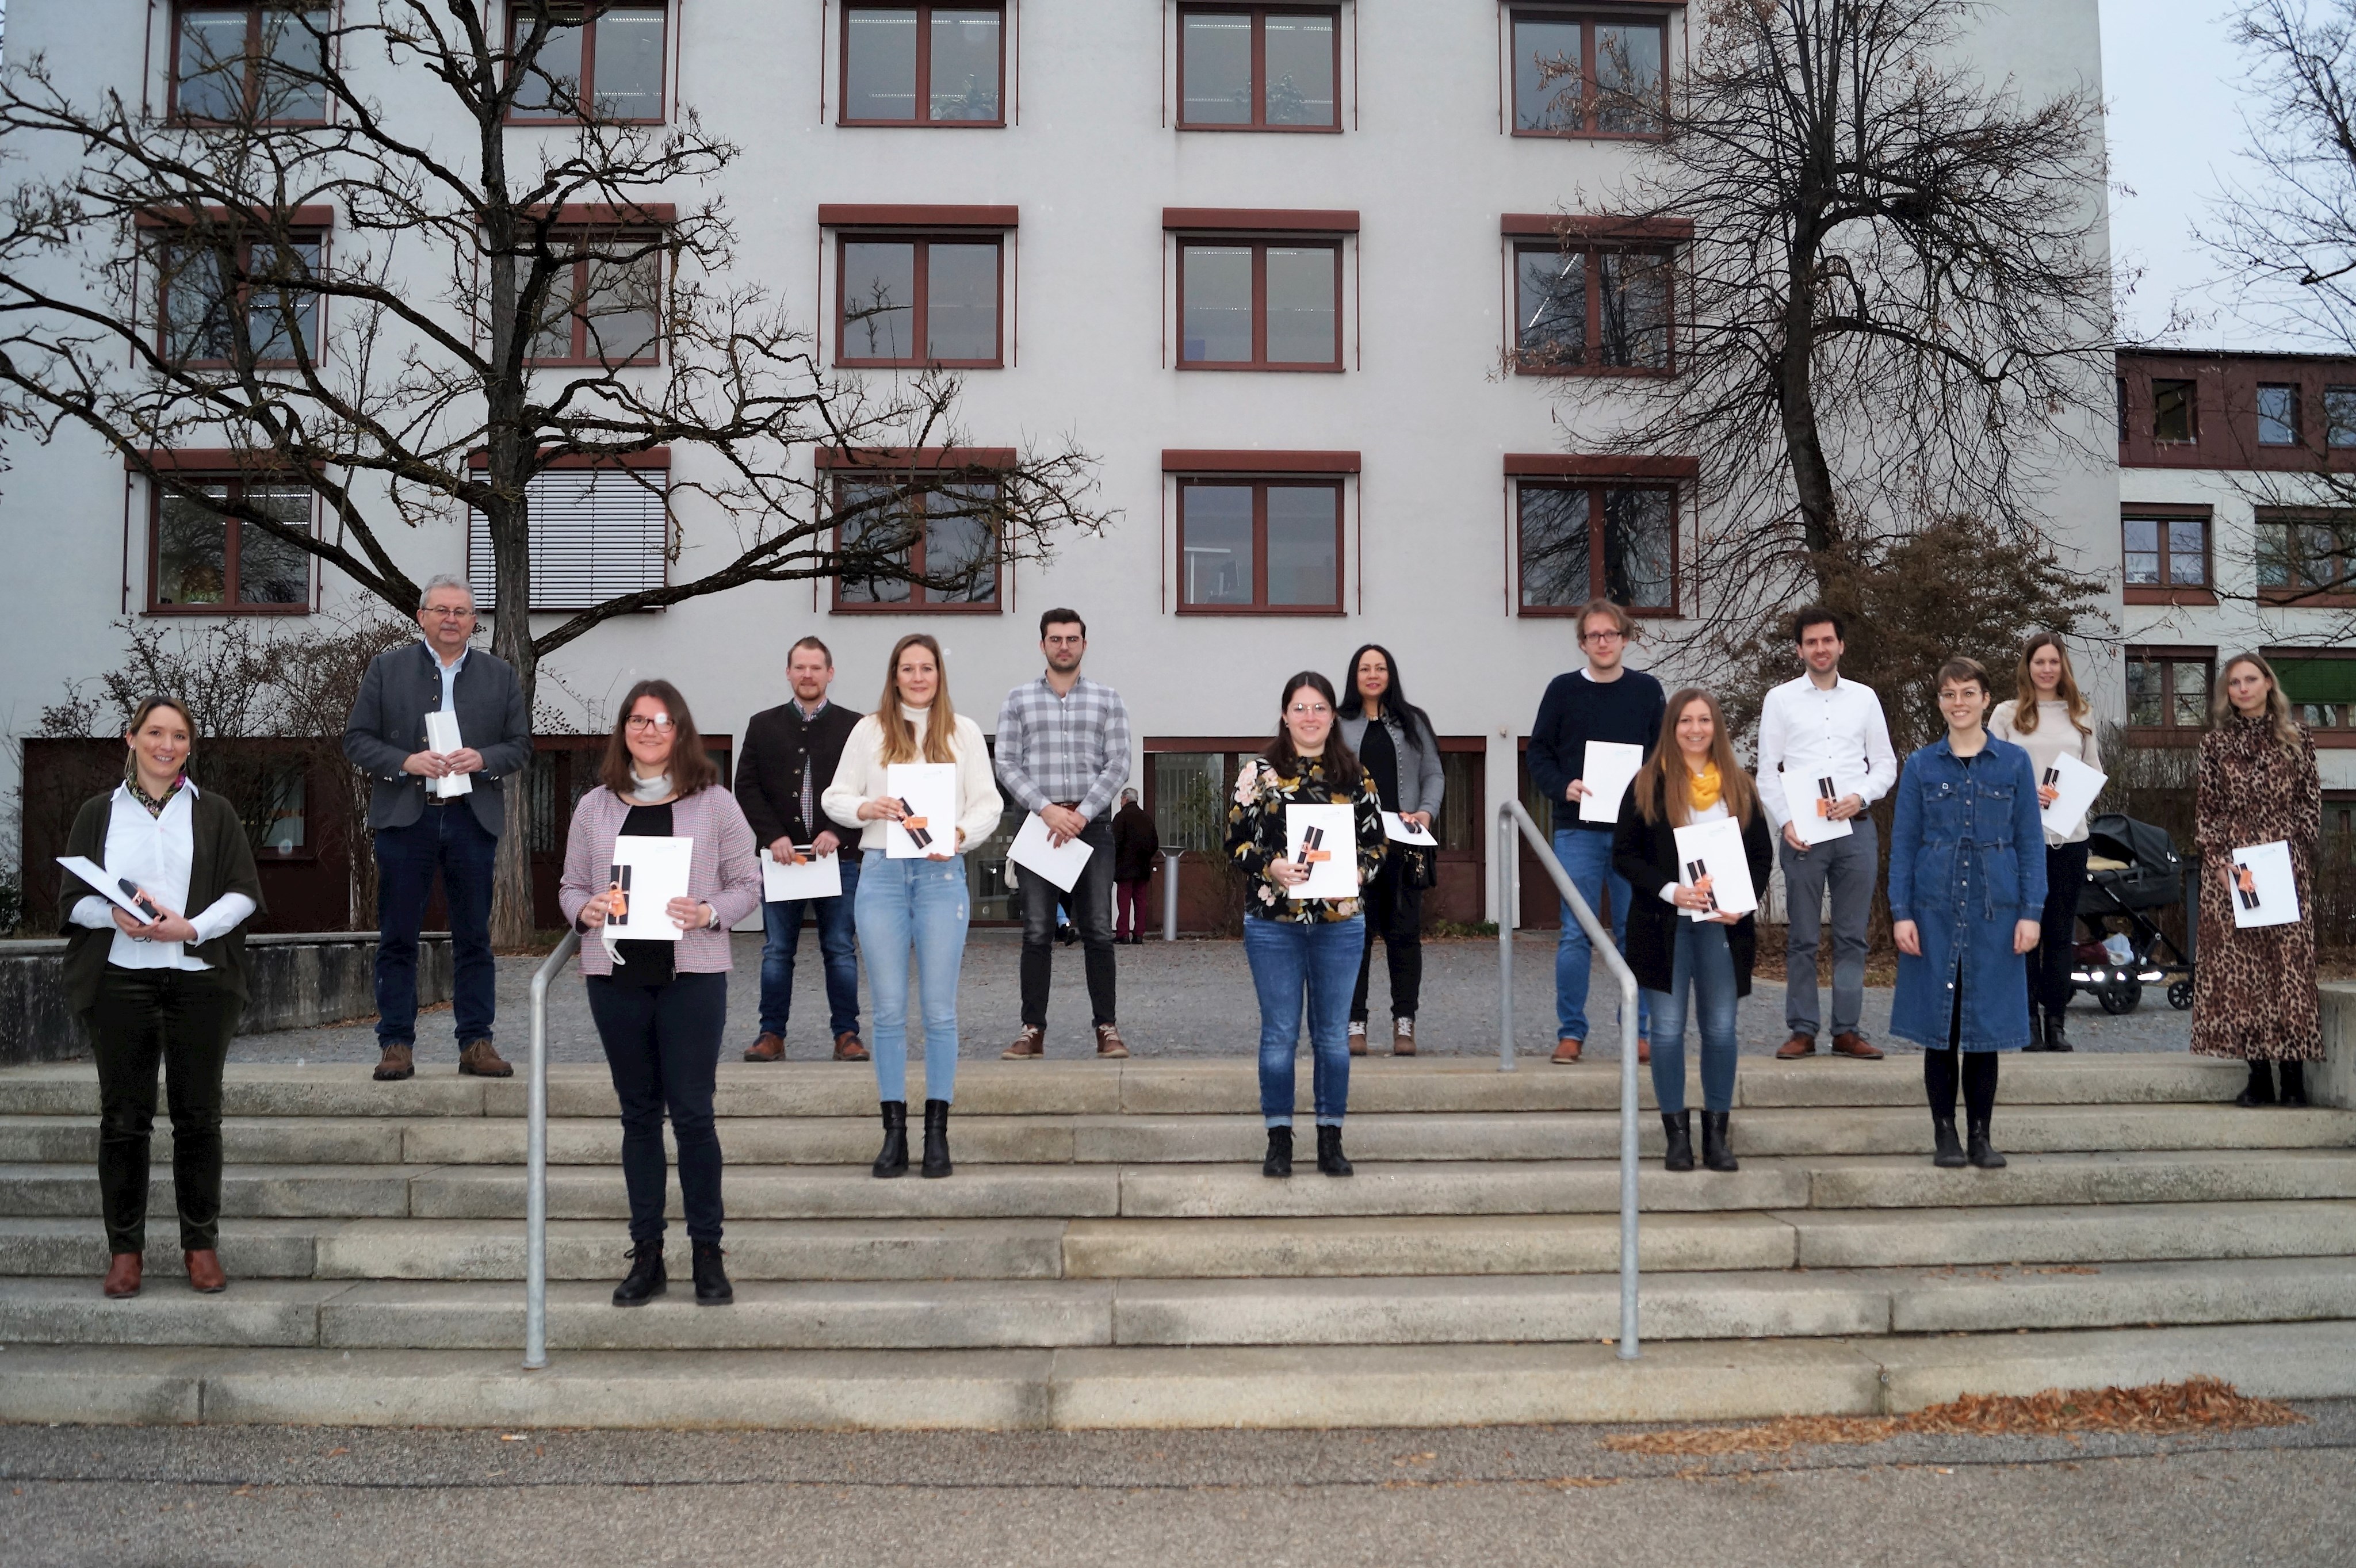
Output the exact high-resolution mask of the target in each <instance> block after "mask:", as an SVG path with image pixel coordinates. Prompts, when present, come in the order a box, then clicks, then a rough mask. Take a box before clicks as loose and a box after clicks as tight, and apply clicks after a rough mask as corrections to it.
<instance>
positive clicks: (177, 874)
mask: <svg viewBox="0 0 2356 1568" xmlns="http://www.w3.org/2000/svg"><path fill="white" fill-rule="evenodd" d="M196 800H197V787H196V786H195V785H194V784H191V783H183V784H182V785H181V786H180V788H179V789H177V791H175V792H174V794H173V796H172V798H171V799H170V800H167V801H166V802H165V803H164V811H163V814H162V815H161V816H149V815H148V814H147V808H146V807H145V806H143V805H141V804H140V803H139V802H138V801H136V800H133V799H132V798H131V789H130V787H129V786H128V785H123V784H118V785H116V786H115V787H114V805H113V809H112V811H109V812H108V814H107V819H106V874H107V875H109V876H120V877H123V878H124V879H125V880H127V881H128V882H130V883H131V885H132V886H134V887H138V888H140V889H142V890H143V891H145V893H146V895H147V896H148V897H150V898H153V899H155V901H156V902H157V903H159V904H162V905H163V906H164V907H165V908H167V909H177V910H179V911H180V913H181V914H182V915H184V916H186V917H187V922H188V924H190V925H192V926H194V927H195V928H196V929H197V940H198V941H199V942H209V941H210V940H213V939H214V938H215V937H218V936H220V935H221V934H222V933H224V932H226V931H229V930H231V929H235V927H236V926H237V924H238V922H239V921H241V920H243V919H246V918H249V917H251V916H252V913H253V900H252V899H251V898H249V897H246V896H245V895H244V894H242V893H224V894H222V895H221V896H220V897H219V898H218V899H216V900H214V902H213V903H212V904H211V905H210V906H209V907H208V908H203V909H190V908H187V903H188V876H189V874H190V872H191V870H192V868H193V867H194V865H195V864H196V858H197V835H196V825H195V812H196ZM114 909H115V906H114V905H113V904H112V903H110V902H109V901H108V900H106V899H104V898H102V897H98V896H97V895H95V894H92V895H91V896H90V897H86V898H84V899H82V901H81V902H80V903H79V904H76V905H75V906H74V908H73V922H74V924H75V925H77V926H88V927H89V928H90V929H92V930H95V931H104V930H112V931H113V933H114V945H113V947H112V948H111V949H109V950H107V955H106V961H107V962H109V963H111V964H113V965H114V966H115V967H116V968H118V969H188V970H202V969H210V968H211V967H212V965H210V964H209V963H207V962H206V961H204V960H202V959H200V958H198V957H196V956H194V955H193V954H191V953H190V952H189V951H188V950H187V945H186V944H183V943H180V942H143V941H140V940H138V939H136V938H135V937H132V936H130V935H128V934H126V933H125V932H124V931H123V928H122V927H120V926H117V925H116V924H115V923H114Z"/></svg>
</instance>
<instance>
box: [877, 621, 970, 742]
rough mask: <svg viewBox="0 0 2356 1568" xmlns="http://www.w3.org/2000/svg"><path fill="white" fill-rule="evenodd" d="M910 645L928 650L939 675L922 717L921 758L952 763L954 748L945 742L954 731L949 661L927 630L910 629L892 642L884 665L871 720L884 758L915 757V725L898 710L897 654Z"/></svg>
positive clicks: (955, 712)
mask: <svg viewBox="0 0 2356 1568" xmlns="http://www.w3.org/2000/svg"><path fill="white" fill-rule="evenodd" d="M911 648H921V649H924V650H926V652H928V653H930V654H931V655H932V656H933V668H934V669H935V670H936V671H938V672H939V674H940V682H941V683H940V686H939V688H938V689H937V691H935V692H934V693H933V701H932V706H931V708H930V709H929V710H928V716H927V717H926V720H925V748H924V750H925V755H924V760H925V761H926V762H955V761H956V760H957V751H956V750H955V748H954V747H952V746H950V744H949V742H950V741H951V739H952V738H954V736H956V734H957V709H955V708H954V707H951V706H950V705H949V661H948V660H947V659H944V658H943V657H941V645H940V644H939V643H938V642H937V641H936V640H935V639H933V637H932V636H931V635H930V634H929V633H926V632H921V631H912V632H910V633H909V634H908V635H907V636H905V637H904V638H902V639H900V640H899V641H897V642H895V643H894V644H893V645H892V659H891V661H890V662H889V663H887V664H885V665H884V666H883V701H882V702H879V703H876V704H875V722H876V724H877V725H879V726H881V727H882V729H883V760H884V761H885V762H886V763H893V762H915V761H916V760H917V757H916V725H915V724H913V723H912V722H910V720H909V718H908V715H907V714H905V713H903V712H902V711H901V709H900V655H902V654H903V653H905V652H906V651H907V650H910V649H911Z"/></svg>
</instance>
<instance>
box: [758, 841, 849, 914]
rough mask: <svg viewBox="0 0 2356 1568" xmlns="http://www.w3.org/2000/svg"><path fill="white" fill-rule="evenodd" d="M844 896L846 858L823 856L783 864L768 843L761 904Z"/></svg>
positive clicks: (764, 853) (764, 851) (764, 849)
mask: <svg viewBox="0 0 2356 1568" xmlns="http://www.w3.org/2000/svg"><path fill="white" fill-rule="evenodd" d="M840 897H842V857H841V855H839V854H822V855H819V856H817V857H815V858H813V859H810V860H794V861H781V860H779V859H778V858H777V857H776V856H775V855H773V854H770V853H769V851H768V846H766V844H765V845H763V846H762V849H761V901H762V902H763V903H765V904H795V903H799V902H800V901H801V900H802V899H805V898H840Z"/></svg>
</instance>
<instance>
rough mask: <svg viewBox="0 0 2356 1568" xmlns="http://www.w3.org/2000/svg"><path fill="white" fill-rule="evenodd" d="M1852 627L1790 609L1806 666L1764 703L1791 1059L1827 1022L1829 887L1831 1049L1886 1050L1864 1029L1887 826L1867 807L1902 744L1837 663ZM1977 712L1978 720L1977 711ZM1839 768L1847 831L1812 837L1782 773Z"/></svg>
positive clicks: (1763, 758) (1892, 777) (1851, 1052)
mask: <svg viewBox="0 0 2356 1568" xmlns="http://www.w3.org/2000/svg"><path fill="white" fill-rule="evenodd" d="M1846 637H1847V625H1846V623H1844V622H1843V620H1842V619H1841V617H1840V615H1839V613H1838V612H1837V611H1835V610H1830V609H1827V608H1826V607H1824V606H1822V605H1810V606H1809V607H1806V608H1805V609H1804V610H1801V611H1800V612H1799V613H1798V614H1797V615H1795V616H1794V617H1793V618H1792V640H1793V642H1794V645H1795V646H1796V647H1797V648H1798V650H1799V655H1800V662H1801V663H1802V664H1803V665H1804V666H1805V669H1804V670H1803V671H1802V672H1801V673H1800V675H1799V676H1798V677H1797V678H1796V679H1794V680H1791V681H1786V682H1783V684H1782V685H1780V686H1776V687H1773V688H1772V689H1771V690H1770V691H1769V692H1768V693H1767V699H1766V701H1765V702H1764V703H1762V704H1761V706H1760V710H1759V798H1760V799H1761V800H1762V801H1764V802H1765V804H1766V810H1767V820H1768V821H1769V822H1772V823H1773V824H1774V826H1775V828H1776V830H1777V831H1778V832H1781V833H1782V834H1783V849H1782V851H1781V852H1780V853H1781V854H1782V857H1783V908H1784V911H1785V918H1786V919H1788V920H1789V921H1790V922H1791V923H1790V924H1789V925H1788V926H1787V927H1785V928H1784V938H1783V1022H1784V1025H1785V1026H1786V1027H1787V1028H1789V1029H1790V1030H1791V1037H1790V1038H1789V1039H1786V1040H1785V1041H1784V1042H1783V1045H1782V1046H1781V1047H1778V1048H1777V1050H1776V1052H1775V1055H1776V1056H1777V1057H1779V1058H1782V1059H1783V1060H1785V1061H1790V1060H1792V1059H1793V1058H1795V1057H1804V1056H1813V1055H1814V1054H1815V1049H1816V1034H1817V1031H1818V1030H1819V1029H1820V1028H1821V1027H1822V1026H1823V1024H1824V1018H1823V1015H1821V1014H1820V1013H1819V1012H1818V1010H1817V1003H1818V995H1817V991H1816V947H1817V944H1818V942H1819V941H1820V940H1822V937H1823V922H1824V906H1825V892H1826V888H1827V887H1829V888H1830V889H1831V891H1832V906H1833V1016H1832V1026H1833V1054H1834V1055H1835V1056H1840V1057H1854V1058H1857V1059H1858V1060H1860V1061H1878V1060H1879V1059H1880V1057H1881V1052H1880V1051H1879V1049H1878V1048H1876V1047H1875V1046H1874V1045H1873V1043H1872V1042H1871V1041H1869V1040H1868V1039H1867V1038H1866V1037H1865V1035H1864V1033H1863V1031H1862V1030H1861V1028H1860V1027H1859V1025H1860V1023H1861V1021H1862V1019H1863V1017H1864V1015H1865V952H1866V921H1867V918H1869V916H1870V915H1871V914H1872V913H1873V883H1874V878H1875V876H1876V875H1877V874H1878V870H1879V867H1878V865H1877V864H1876V862H1877V858H1878V854H1879V837H1880V834H1879V832H1878V831H1877V830H1876V829H1875V827H1874V825H1873V819H1872V818H1871V817H1870V816H1869V815H1867V808H1869V807H1870V806H1871V805H1872V804H1873V803H1874V802H1875V801H1876V800H1880V799H1881V798H1882V797H1883V796H1884V795H1887V794H1888V793H1890V787H1891V786H1892V785H1894V784H1896V783H1897V782H1898V754H1897V752H1896V751H1894V750H1892V749H1891V747H1890V722H1889V720H1888V719H1886V718H1884V717H1883V716H1882V712H1881V699H1880V698H1879V697H1877V696H1875V695H1874V693H1873V688H1872V687H1870V686H1867V685H1863V684H1861V683H1859V682H1855V681H1851V680H1847V679H1846V678H1845V677H1843V676H1842V674H1841V672H1840V660H1841V650H1842V646H1843V641H1844V639H1845V638H1846ZM1974 722H1975V723H1976V722H1977V721H1976V720H1975V721H1974ZM1779 772H1780V773H1791V774H1797V775H1798V776H1800V777H1801V778H1803V779H1834V780H1836V781H1837V783H1846V784H1847V785H1849V786H1850V787H1849V788H1848V789H1847V790H1846V791H1845V792H1843V793H1841V794H1839V795H1837V796H1836V797H1835V798H1834V799H1833V800H1832V803H1831V805H1830V806H1828V807H1827V808H1826V811H1825V814H1826V816H1827V817H1829V818H1831V819H1832V820H1833V821H1835V822H1847V823H1848V825H1849V832H1848V835H1847V837H1846V838H1837V839H1828V840H1826V842H1825V843H1820V844H1815V845H1813V846H1811V845H1810V844H1808V843H1805V842H1804V841H1803V840H1802V839H1801V837H1800V832H1799V830H1798V829H1797V828H1795V827H1794V826H1793V825H1792V821H1791V816H1792V811H1791V803H1790V801H1789V800H1786V799H1785V798H1784V794H1783V789H1784V785H1783V779H1779V778H1777V777H1776V775H1777V774H1778V773H1779Z"/></svg>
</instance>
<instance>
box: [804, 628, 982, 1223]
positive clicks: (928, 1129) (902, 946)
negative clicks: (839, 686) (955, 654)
mask: <svg viewBox="0 0 2356 1568" xmlns="http://www.w3.org/2000/svg"><path fill="white" fill-rule="evenodd" d="M895 762H928V763H948V764H950V765H952V766H954V767H955V768H957V800H958V807H957V812H958V814H957V822H956V824H955V827H954V828H953V829H952V828H950V824H948V823H946V822H936V823H933V824H932V825H931V830H930V832H931V836H932V841H933V845H932V849H931V851H930V853H928V854H926V855H925V856H923V857H921V858H917V859H910V860H894V859H893V858H892V857H891V856H890V855H889V854H886V853H885V849H884V845H885V843H886V842H887V841H886V836H885V835H886V830H885V827H884V824H885V823H887V822H899V821H901V820H902V819H904V818H905V817H906V816H907V814H908V813H907V811H906V808H905V806H903V804H902V803H901V801H900V800H899V799H898V798H897V797H896V796H895V795H894V793H893V792H892V788H891V767H892V764H894V763H895ZM825 804H826V813H827V815H828V816H830V817H832V818H833V819H834V820H835V821H837V822H851V821H854V820H855V821H857V822H863V823H865V824H866V825H865V826H864V827H863V828H862V829H861V830H860V835H859V844H860V853H861V854H862V856H863V857H864V860H863V864H862V865H861V866H860V868H859V898H858V902H857V905H856V913H857V915H858V918H859V949H860V952H861V954H862V956H863V957H864V958H865V959H866V961H867V986H868V993H869V996H870V999H871V1000H872V1001H873V1004H874V1007H875V1040H874V1047H875V1050H874V1060H875V1088H876V1094H877V1098H878V1099H879V1101H881V1106H880V1109H881V1110H882V1112H883V1148H882V1150H881V1151H879V1152H878V1153H877V1155H876V1156H875V1164H874V1166H873V1170H874V1174H875V1175H876V1176H883V1177H892V1176H905V1175H906V1174H907V1170H908V954H909V951H910V950H911V949H912V948H913V949H914V950H915V952H916V983H917V988H918V992H919V993H920V995H921V998H922V1005H923V1007H924V1014H925V1152H924V1165H923V1167H922V1168H923V1174H924V1175H926V1176H948V1174H949V1173H950V1172H951V1171H952V1170H953V1169H954V1168H955V1166H954V1165H952V1164H951V1162H950V1160H949V1104H950V1102H951V1101H954V1100H955V1099H956V1098H957V1058H958V1016H957V993H958V973H959V972H961V971H962V970H963V969H964V967H965V933H966V925H967V922H968V920H969V917H970V914H971V911H972V904H971V900H970V897H969V895H968V892H967V885H966V869H965V851H966V848H967V846H969V845H970V844H977V843H980V842H981V841H982V840H984V839H986V838H988V837H989V836H990V835H991V833H993V832H997V831H998V819H999V816H1000V813H1001V804H1002V802H1001V800H1000V799H999V794H998V784H997V782H996V780H995V779H992V778H991V771H990V747H989V746H988V744H987V743H986V742H985V741H984V740H983V739H982V735H981V726H980V725H977V724H975V723H974V722H973V721H972V720H971V719H969V718H967V717H966V716H965V715H963V714H959V713H958V711H957V709H956V708H955V707H954V706H952V705H951V704H950V702H949V676H948V661H947V660H944V659H943V658H942V657H941V645H940V644H939V643H938V642H936V641H935V640H934V639H932V638H930V637H928V636H926V634H925V633H923V632H911V633H909V634H908V635H907V636H905V637H904V638H902V639H900V640H899V641H897V642H895V643H894V644H893V645H892V657H891V660H890V661H889V662H888V663H887V664H886V665H885V666H884V677H883V700H882V701H881V702H880V703H877V704H876V708H875V711H874V712H873V713H872V714H868V715H867V716H866V717H865V718H863V719H861V720H860V721H859V723H858V725H857V726H856V727H855V728H853V729H852V730H851V738H850V739H849V740H848V741H846V742H844V743H843V747H842V761H841V764H840V765H838V766H837V767H836V768H835V770H834V781H833V782H832V783H830V784H829V785H828V786H827V788H826V800H825ZM944 830H948V831H944Z"/></svg>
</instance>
